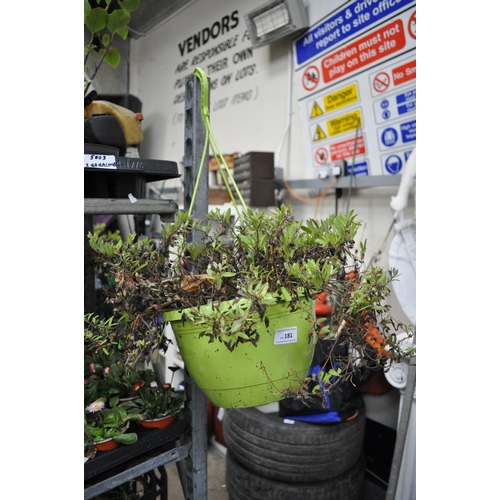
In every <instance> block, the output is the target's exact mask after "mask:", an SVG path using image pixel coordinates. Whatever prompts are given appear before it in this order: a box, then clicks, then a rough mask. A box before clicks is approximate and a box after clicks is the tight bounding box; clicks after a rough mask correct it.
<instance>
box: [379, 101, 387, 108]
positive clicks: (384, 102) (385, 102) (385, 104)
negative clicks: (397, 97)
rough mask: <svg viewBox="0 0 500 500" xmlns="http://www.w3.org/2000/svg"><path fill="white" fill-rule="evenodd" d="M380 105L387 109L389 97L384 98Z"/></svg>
mask: <svg viewBox="0 0 500 500" xmlns="http://www.w3.org/2000/svg"><path fill="white" fill-rule="evenodd" d="M380 107H381V108H382V109H386V108H388V107H389V101H388V100H387V99H384V100H383V101H380Z"/></svg>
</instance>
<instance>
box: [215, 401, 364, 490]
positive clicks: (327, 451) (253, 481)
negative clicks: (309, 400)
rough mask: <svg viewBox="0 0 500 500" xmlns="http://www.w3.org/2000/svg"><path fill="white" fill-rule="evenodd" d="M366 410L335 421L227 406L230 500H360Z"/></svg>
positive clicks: (225, 435) (227, 471)
mask: <svg viewBox="0 0 500 500" xmlns="http://www.w3.org/2000/svg"><path fill="white" fill-rule="evenodd" d="M365 422H366V416H365V409H364V407H360V408H359V409H358V410H357V412H356V413H355V415H354V416H353V417H351V418H350V419H349V420H347V421H344V422H339V423H334V424H311V423H306V422H300V421H295V422H293V423H287V420H286V419H284V418H283V417H280V416H278V415H277V414H273V413H263V412H261V411H260V410H259V409H257V408H242V409H230V410H226V412H225V414H224V420H223V431H224V438H225V440H226V444H227V454H226V484H227V490H228V495H229V499H230V500H266V499H269V500H290V499H296V500H360V499H361V498H362V497H363V480H364V473H365V467H364V456H363V442H364V432H365Z"/></svg>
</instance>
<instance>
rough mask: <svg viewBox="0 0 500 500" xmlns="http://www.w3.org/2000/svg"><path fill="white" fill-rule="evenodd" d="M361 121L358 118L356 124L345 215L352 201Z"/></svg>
mask: <svg viewBox="0 0 500 500" xmlns="http://www.w3.org/2000/svg"><path fill="white" fill-rule="evenodd" d="M360 123H361V120H360V118H359V116H358V121H357V122H356V135H355V136H354V150H353V152H352V172H351V178H350V180H349V191H348V192H347V200H346V209H345V213H346V214H348V213H349V205H350V201H351V190H352V180H353V178H354V160H355V158H356V152H357V149H358V132H359V126H360Z"/></svg>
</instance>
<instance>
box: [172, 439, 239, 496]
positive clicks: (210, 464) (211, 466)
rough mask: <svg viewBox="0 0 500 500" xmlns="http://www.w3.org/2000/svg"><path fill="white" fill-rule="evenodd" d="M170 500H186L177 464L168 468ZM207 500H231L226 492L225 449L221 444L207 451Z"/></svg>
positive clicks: (211, 445) (210, 445) (209, 447)
mask: <svg viewBox="0 0 500 500" xmlns="http://www.w3.org/2000/svg"><path fill="white" fill-rule="evenodd" d="M167 475H168V500H184V493H183V492H182V486H181V482H180V480H179V475H178V474H177V466H176V465H175V464H173V465H169V466H168V467H167ZM207 490H208V494H207V500H229V496H228V494H227V490H226V455H225V448H224V447H223V446H221V445H219V444H212V443H210V444H209V445H208V449H207Z"/></svg>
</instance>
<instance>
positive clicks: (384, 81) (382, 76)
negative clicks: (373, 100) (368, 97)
mask: <svg viewBox="0 0 500 500" xmlns="http://www.w3.org/2000/svg"><path fill="white" fill-rule="evenodd" d="M390 84H391V77H390V76H389V75H388V74H387V73H385V72H384V71H382V72H380V73H377V74H376V75H375V78H374V79H373V88H374V89H375V90H376V91H377V92H385V91H386V90H387V89H388V88H389V85H390Z"/></svg>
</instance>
